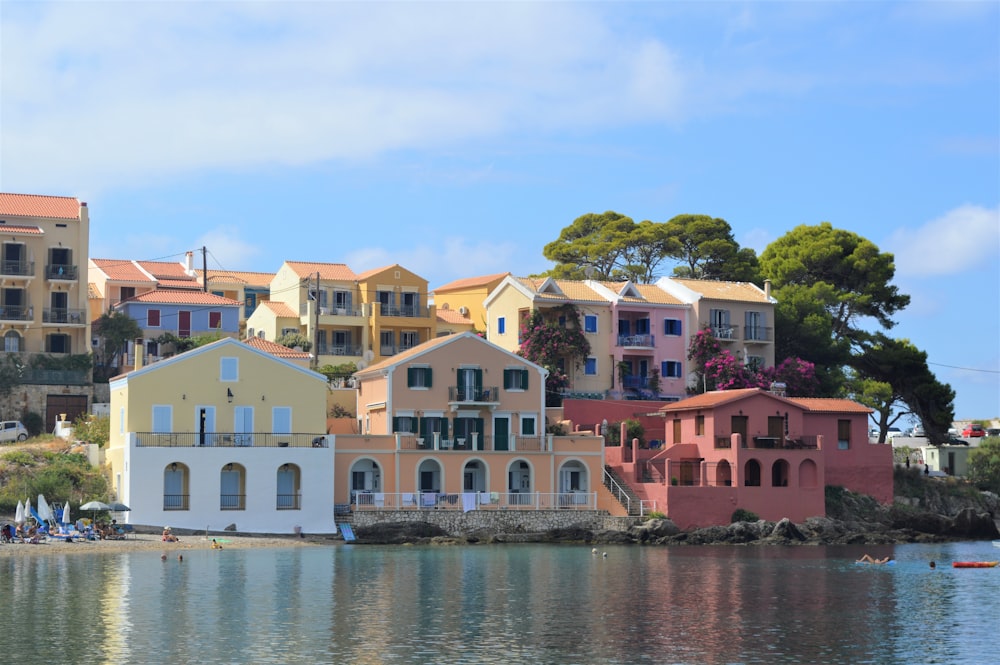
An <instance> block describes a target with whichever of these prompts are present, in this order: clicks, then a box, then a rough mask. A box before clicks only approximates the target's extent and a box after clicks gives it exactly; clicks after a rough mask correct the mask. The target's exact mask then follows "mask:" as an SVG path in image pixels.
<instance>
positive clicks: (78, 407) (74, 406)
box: [45, 395, 87, 432]
mask: <svg viewBox="0 0 1000 665" xmlns="http://www.w3.org/2000/svg"><path fill="white" fill-rule="evenodd" d="M61 413H65V414H66V420H67V421H68V422H73V421H75V420H76V419H77V418H78V417H79V416H82V415H85V414H86V413H87V396H86V395H46V396H45V431H46V432H51V431H53V430H54V429H55V428H56V420H57V419H58V418H59V414H61Z"/></svg>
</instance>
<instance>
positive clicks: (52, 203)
mask: <svg viewBox="0 0 1000 665" xmlns="http://www.w3.org/2000/svg"><path fill="white" fill-rule="evenodd" d="M84 205H86V204H84ZM0 215H8V216H12V217H48V218H50V219H80V202H79V201H78V200H77V199H75V198H73V197H70V196H41V195H38V194H6V193H0Z"/></svg>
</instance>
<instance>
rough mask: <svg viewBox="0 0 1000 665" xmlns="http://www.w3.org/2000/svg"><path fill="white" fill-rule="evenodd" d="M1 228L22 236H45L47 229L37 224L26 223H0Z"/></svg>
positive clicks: (6, 231)
mask: <svg viewBox="0 0 1000 665" xmlns="http://www.w3.org/2000/svg"><path fill="white" fill-rule="evenodd" d="M0 229H3V232H4V233H14V234H17V235H22V236H43V235H45V231H43V230H42V229H41V228H39V227H37V226H28V225H26V224H0Z"/></svg>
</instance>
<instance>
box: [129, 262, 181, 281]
mask: <svg viewBox="0 0 1000 665" xmlns="http://www.w3.org/2000/svg"><path fill="white" fill-rule="evenodd" d="M136 263H138V264H139V265H140V266H141V267H142V269H143V270H145V271H146V272H148V273H149V274H150V275H152V276H153V277H155V278H156V279H186V280H194V277H192V276H191V275H189V274H187V269H186V268H185V267H184V266H183V265H182V264H180V263H175V262H171V261H136Z"/></svg>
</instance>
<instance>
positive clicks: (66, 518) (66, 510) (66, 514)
mask: <svg viewBox="0 0 1000 665" xmlns="http://www.w3.org/2000/svg"><path fill="white" fill-rule="evenodd" d="M62 523H63V524H69V523H70V522H69V501H67V502H66V505H65V506H63V514H62Z"/></svg>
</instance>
